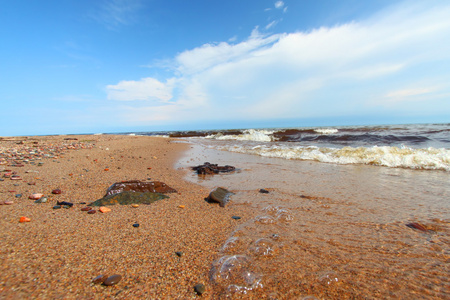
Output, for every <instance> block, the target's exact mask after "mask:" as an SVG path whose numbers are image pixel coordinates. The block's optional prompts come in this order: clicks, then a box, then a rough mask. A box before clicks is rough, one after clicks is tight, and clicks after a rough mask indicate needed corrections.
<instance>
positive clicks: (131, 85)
mask: <svg viewBox="0 0 450 300" xmlns="http://www.w3.org/2000/svg"><path fill="white" fill-rule="evenodd" d="M175 81H176V80H175V79H169V80H167V82H166V83H162V82H160V81H159V80H157V79H154V78H142V79H141V80H139V81H132V80H131V81H125V80H124V81H121V82H119V83H118V84H116V85H108V86H107V87H106V90H107V93H108V99H109V100H118V101H133V100H152V101H156V102H168V101H169V100H170V99H172V89H173V86H174V83H175Z"/></svg>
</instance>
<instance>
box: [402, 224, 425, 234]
mask: <svg viewBox="0 0 450 300" xmlns="http://www.w3.org/2000/svg"><path fill="white" fill-rule="evenodd" d="M406 226H408V227H409V228H412V229H416V230H420V231H423V232H428V229H427V228H426V227H425V225H423V224H420V223H416V222H413V223H408V224H406Z"/></svg>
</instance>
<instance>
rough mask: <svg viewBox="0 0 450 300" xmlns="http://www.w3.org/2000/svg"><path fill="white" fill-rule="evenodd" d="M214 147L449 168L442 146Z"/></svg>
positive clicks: (322, 159) (267, 154)
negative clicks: (414, 147)
mask: <svg viewBox="0 0 450 300" xmlns="http://www.w3.org/2000/svg"><path fill="white" fill-rule="evenodd" d="M218 148H219V149H220V150H227V151H231V152H238V153H246V154H254V155H260V156H264V157H276V158H284V159H297V160H310V161H318V162H325V163H334V164H366V165H374V166H385V167H391V168H408V169H422V170H444V171H450V150H448V149H444V148H440V149H437V148H432V147H430V148H426V149H412V148H408V147H391V146H380V147H379V146H373V147H343V148H328V147H315V146H307V147H304V146H296V147H289V146H287V145H258V146H248V145H228V146H220V147H218Z"/></svg>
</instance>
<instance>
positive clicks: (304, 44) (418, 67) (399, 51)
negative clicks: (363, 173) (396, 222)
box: [107, 2, 450, 124]
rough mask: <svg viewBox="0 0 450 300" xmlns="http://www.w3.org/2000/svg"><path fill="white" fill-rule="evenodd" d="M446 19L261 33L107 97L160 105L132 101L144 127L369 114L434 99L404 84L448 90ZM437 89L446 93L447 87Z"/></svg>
mask: <svg viewBox="0 0 450 300" xmlns="http://www.w3.org/2000/svg"><path fill="white" fill-rule="evenodd" d="M279 5H281V4H279ZM283 5H284V4H283ZM448 15H450V5H447V4H445V3H439V5H435V6H431V5H429V4H421V3H420V2H419V4H416V5H409V3H408V2H405V3H404V4H403V5H398V6H394V7H392V8H391V9H389V10H386V11H384V12H383V13H382V14H378V15H376V16H374V17H372V18H370V19H367V20H365V21H361V22H352V23H347V24H340V25H336V26H334V27H322V28H317V29H315V30H312V31H309V32H293V33H284V34H275V35H263V34H261V33H260V32H259V31H258V29H257V28H256V29H255V30H254V31H253V32H252V34H251V35H250V36H249V38H248V39H247V40H245V41H243V42H241V43H238V44H230V43H227V42H222V43H217V44H205V45H202V46H200V47H198V48H194V49H191V50H187V51H184V52H182V53H180V54H178V55H177V56H176V57H174V58H173V60H172V66H173V69H174V70H175V72H174V74H173V77H172V78H169V79H168V80H167V81H165V82H161V81H158V80H156V79H154V78H144V79H141V80H138V81H122V82H120V83H118V84H117V85H109V86H108V87H107V92H108V98H109V99H114V100H124V101H130V100H133V99H135V100H147V101H155V99H156V100H157V101H158V102H159V103H160V105H159V106H158V107H157V109H155V108H150V106H149V108H148V109H145V108H142V107H140V108H137V107H133V105H132V102H129V103H130V105H129V106H128V108H127V110H126V112H127V118H128V119H129V122H134V123H135V122H141V124H145V122H152V121H154V120H156V119H157V120H165V122H183V121H184V122H186V121H190V120H195V119H196V118H197V117H196V116H198V115H201V116H202V119H204V120H205V121H208V118H209V119H210V120H217V119H218V118H219V119H220V118H223V119H230V118H235V119H242V120H243V119H245V120H248V119H258V118H259V119H264V118H266V119H269V118H286V117H292V118H295V117H297V118H298V117H306V116H309V117H310V116H320V115H330V114H334V113H336V114H337V113H343V112H346V111H347V113H348V111H352V112H353V113H368V112H369V110H370V109H371V108H372V107H373V106H370V105H371V104H373V103H371V104H370V105H369V103H368V102H369V101H368V100H367V99H371V100H372V99H376V98H377V99H386V98H389V97H390V98H391V99H394V98H396V99H397V98H399V97H413V96H415V95H426V93H427V92H430V90H428V89H427V88H415V89H410V88H399V86H407V83H408V82H409V83H413V82H417V81H420V80H421V79H422V78H427V79H428V80H433V78H435V77H439V78H441V80H443V78H447V79H448V82H450V71H448V70H446V69H445V68H434V67H433V66H439V65H440V62H442V61H446V62H448V61H449V60H450V41H449V40H448V39H447V37H448V36H450V19H449V18H448ZM424 66H427V68H424ZM444 81H445V80H444ZM396 87H397V88H396ZM440 90H441V92H442V93H448V92H449V91H450V84H443V85H442V86H441V87H440ZM169 100H170V102H168V101H169ZM379 101H384V100H379ZM404 109H407V108H404ZM441 109H442V108H441ZM447 109H450V107H448V105H447ZM217 112H220V113H217Z"/></svg>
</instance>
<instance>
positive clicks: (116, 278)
mask: <svg viewBox="0 0 450 300" xmlns="http://www.w3.org/2000/svg"><path fill="white" fill-rule="evenodd" d="M121 279H122V276H121V275H117V274H114V275H111V276H109V277H108V278H106V280H105V281H104V282H103V284H104V285H108V286H110V285H115V284H117V283H119V281H120V280H121Z"/></svg>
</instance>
